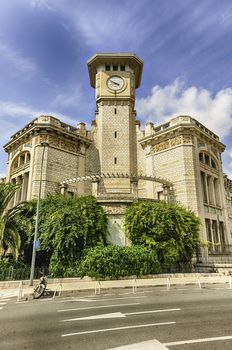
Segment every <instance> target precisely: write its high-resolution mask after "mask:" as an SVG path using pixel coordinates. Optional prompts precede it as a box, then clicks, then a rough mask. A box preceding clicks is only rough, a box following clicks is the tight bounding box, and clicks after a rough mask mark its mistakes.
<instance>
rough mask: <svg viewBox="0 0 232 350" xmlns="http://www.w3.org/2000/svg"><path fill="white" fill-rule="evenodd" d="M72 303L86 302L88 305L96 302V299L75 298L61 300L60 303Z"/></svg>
mask: <svg viewBox="0 0 232 350" xmlns="http://www.w3.org/2000/svg"><path fill="white" fill-rule="evenodd" d="M70 301H85V302H87V303H90V302H92V301H96V300H95V299H86V298H73V299H65V300H60V301H59V302H60V303H67V302H70Z"/></svg>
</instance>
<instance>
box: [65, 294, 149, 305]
mask: <svg viewBox="0 0 232 350" xmlns="http://www.w3.org/2000/svg"><path fill="white" fill-rule="evenodd" d="M141 298H147V296H146V295H141V296H137V297H125V298H109V299H108V298H107V299H81V298H77V299H70V300H60V301H59V302H60V303H67V302H70V301H86V302H95V301H97V302H99V301H111V300H120V299H141Z"/></svg>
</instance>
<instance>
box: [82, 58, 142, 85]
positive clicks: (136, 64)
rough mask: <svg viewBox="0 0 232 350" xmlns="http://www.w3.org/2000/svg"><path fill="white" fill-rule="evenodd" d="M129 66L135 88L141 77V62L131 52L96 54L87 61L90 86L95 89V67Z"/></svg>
mask: <svg viewBox="0 0 232 350" xmlns="http://www.w3.org/2000/svg"><path fill="white" fill-rule="evenodd" d="M114 62H115V64H117V63H119V62H120V64H129V65H130V67H131V68H132V69H133V70H134V74H135V87H136V88H137V87H139V85H140V82H141V77H142V70H143V61H142V60H141V59H140V58H139V57H138V56H136V55H135V54H134V53H131V52H112V53H96V54H95V55H93V56H92V57H91V58H90V59H89V60H88V61H87V65H88V71H89V79H90V85H91V86H92V87H93V88H95V75H96V74H97V66H99V65H101V64H107V63H114Z"/></svg>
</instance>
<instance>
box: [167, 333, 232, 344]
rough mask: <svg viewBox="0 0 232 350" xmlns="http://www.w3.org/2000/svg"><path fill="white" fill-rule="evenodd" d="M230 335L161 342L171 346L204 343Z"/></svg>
mask: <svg viewBox="0 0 232 350" xmlns="http://www.w3.org/2000/svg"><path fill="white" fill-rule="evenodd" d="M231 339H232V335H228V336H224V337H214V338H201V339H191V340H182V341H174V342H171V343H163V345H165V346H173V345H184V344H194V343H206V342H211V341H219V340H231Z"/></svg>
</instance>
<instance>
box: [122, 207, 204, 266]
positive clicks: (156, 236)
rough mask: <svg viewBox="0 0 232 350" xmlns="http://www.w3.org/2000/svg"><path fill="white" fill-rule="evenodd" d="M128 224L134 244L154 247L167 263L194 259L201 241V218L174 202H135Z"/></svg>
mask: <svg viewBox="0 0 232 350" xmlns="http://www.w3.org/2000/svg"><path fill="white" fill-rule="evenodd" d="M125 227H126V231H127V235H128V238H129V239H130V240H131V242H132V244H135V245H138V244H140V245H144V246H148V247H152V248H153V249H154V250H156V251H157V254H158V258H159V260H160V262H161V263H162V264H165V265H170V264H173V263H176V262H187V261H190V260H191V258H192V256H193V253H194V251H195V248H196V246H197V244H198V242H199V228H200V221H199V219H198V218H197V217H196V216H195V215H194V214H193V213H192V212H190V211H187V210H186V209H185V208H183V207H182V206H180V205H178V204H174V203H167V202H145V201H139V202H137V203H134V204H133V205H132V206H131V207H129V208H128V209H127V212H126V215H125Z"/></svg>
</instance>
